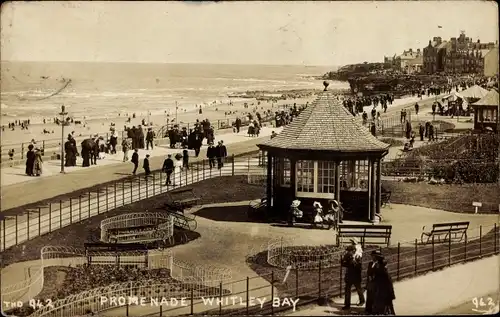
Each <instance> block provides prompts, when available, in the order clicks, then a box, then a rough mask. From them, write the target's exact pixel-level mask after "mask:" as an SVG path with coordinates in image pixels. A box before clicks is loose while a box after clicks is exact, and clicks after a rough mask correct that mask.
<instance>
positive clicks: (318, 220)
mask: <svg viewBox="0 0 500 317" xmlns="http://www.w3.org/2000/svg"><path fill="white" fill-rule="evenodd" d="M313 207H314V211H315V212H316V214H315V216H314V222H313V227H315V228H316V226H317V225H318V224H322V223H323V206H321V203H319V202H317V201H315V202H314V203H313Z"/></svg>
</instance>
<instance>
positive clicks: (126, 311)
mask: <svg viewBox="0 0 500 317" xmlns="http://www.w3.org/2000/svg"><path fill="white" fill-rule="evenodd" d="M125 307H126V313H127V315H126V316H127V317H128V316H129V314H128V302H127V306H125Z"/></svg>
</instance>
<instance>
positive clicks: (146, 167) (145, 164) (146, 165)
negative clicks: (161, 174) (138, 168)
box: [142, 154, 151, 179]
mask: <svg viewBox="0 0 500 317" xmlns="http://www.w3.org/2000/svg"><path fill="white" fill-rule="evenodd" d="M142 168H144V172H145V174H146V179H148V177H149V175H151V168H150V166H149V154H146V157H145V158H144V162H143V164H142Z"/></svg>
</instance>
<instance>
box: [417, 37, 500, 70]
mask: <svg viewBox="0 0 500 317" xmlns="http://www.w3.org/2000/svg"><path fill="white" fill-rule="evenodd" d="M495 48H496V45H495V43H493V42H489V43H481V42H480V41H479V40H478V41H477V42H473V41H472V39H471V38H469V37H467V36H466V35H465V33H464V32H462V34H460V36H459V37H458V38H456V37H453V38H451V39H450V41H443V40H442V39H441V37H434V38H433V39H432V41H429V44H428V45H427V47H425V48H424V49H423V67H422V71H423V72H424V73H427V74H434V73H447V74H477V75H485V74H486V73H488V74H492V73H493V74H497V73H498V58H496V59H495V56H498V49H497V51H496V52H497V53H496V55H495V52H493V53H491V54H490V51H492V50H495ZM486 57H487V61H485V58H486ZM495 64H496V65H495ZM495 71H496V72H495ZM486 76H488V75H486ZM490 76H493V75H490Z"/></svg>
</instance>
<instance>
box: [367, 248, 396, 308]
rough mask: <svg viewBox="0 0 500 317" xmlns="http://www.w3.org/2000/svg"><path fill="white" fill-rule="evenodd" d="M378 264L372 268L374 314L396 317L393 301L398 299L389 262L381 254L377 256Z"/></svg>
mask: <svg viewBox="0 0 500 317" xmlns="http://www.w3.org/2000/svg"><path fill="white" fill-rule="evenodd" d="M375 259H376V263H375V265H374V266H373V268H372V270H373V271H372V276H373V279H372V281H373V286H372V296H373V304H372V311H371V312H372V314H374V315H396V312H395V311H394V304H393V301H394V300H395V299H396V295H395V294H394V285H393V284H392V279H391V276H390V275H389V272H388V271H387V262H386V261H385V260H384V256H383V255H382V254H381V253H378V254H375Z"/></svg>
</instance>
